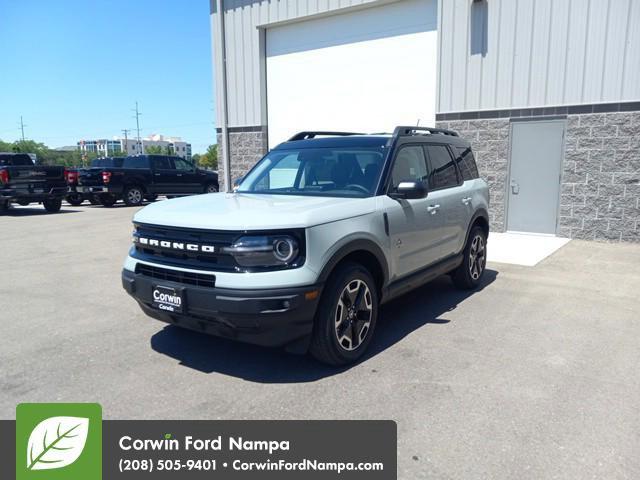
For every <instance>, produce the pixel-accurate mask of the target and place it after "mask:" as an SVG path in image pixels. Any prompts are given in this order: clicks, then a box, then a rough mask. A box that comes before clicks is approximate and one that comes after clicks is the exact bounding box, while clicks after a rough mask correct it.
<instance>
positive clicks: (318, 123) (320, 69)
mask: <svg viewBox="0 0 640 480" xmlns="http://www.w3.org/2000/svg"><path fill="white" fill-rule="evenodd" d="M266 53H267V108H268V123H269V147H270V148H271V147H274V146H276V145H277V144H279V143H280V142H282V141H285V140H287V139H288V138H289V137H291V136H292V135H293V134H294V133H297V132H299V131H302V130H347V131H356V132H367V133H374V132H391V131H393V128H394V127H395V126H396V125H401V124H404V125H415V124H416V123H417V122H418V121H419V122H420V125H424V126H434V123H435V111H436V105H435V103H436V69H437V2H436V0H406V1H402V2H395V3H390V4H385V5H381V6H377V7H372V8H366V9H362V10H357V11H352V12H349V13H342V14H337V15H333V16H329V17H324V18H318V19H313V20H306V21H301V22H297V23H292V24H288V25H283V26H279V27H273V28H270V29H268V30H267V44H266Z"/></svg>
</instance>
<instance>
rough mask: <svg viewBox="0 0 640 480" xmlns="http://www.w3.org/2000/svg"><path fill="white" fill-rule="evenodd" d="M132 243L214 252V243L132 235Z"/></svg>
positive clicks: (170, 248) (171, 248)
mask: <svg viewBox="0 0 640 480" xmlns="http://www.w3.org/2000/svg"><path fill="white" fill-rule="evenodd" d="M133 241H134V243H138V244H140V245H148V246H149V247H159V248H166V249H169V250H181V251H184V250H188V251H190V252H202V253H215V252H216V247H215V246H214V245H203V244H200V243H186V242H173V241H169V240H157V239H155V238H147V237H140V236H137V235H134V237H133Z"/></svg>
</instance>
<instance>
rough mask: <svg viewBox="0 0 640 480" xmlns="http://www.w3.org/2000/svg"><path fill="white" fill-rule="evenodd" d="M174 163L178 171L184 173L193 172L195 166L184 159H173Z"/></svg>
mask: <svg viewBox="0 0 640 480" xmlns="http://www.w3.org/2000/svg"><path fill="white" fill-rule="evenodd" d="M173 163H175V165H176V170H183V171H185V170H186V171H191V170H193V165H192V164H191V163H189V162H187V161H186V160H185V159H184V158H179V157H175V158H174V159H173Z"/></svg>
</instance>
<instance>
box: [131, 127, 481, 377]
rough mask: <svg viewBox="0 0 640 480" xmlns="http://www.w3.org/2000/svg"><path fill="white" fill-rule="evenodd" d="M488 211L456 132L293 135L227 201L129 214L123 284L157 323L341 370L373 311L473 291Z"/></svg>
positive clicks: (208, 199)
mask: <svg viewBox="0 0 640 480" xmlns="http://www.w3.org/2000/svg"><path fill="white" fill-rule="evenodd" d="M488 208H489V193H488V188H487V184H486V183H485V181H484V180H482V179H480V178H479V175H478V170H477V167H476V164H475V160H474V158H473V153H472V151H471V147H470V145H469V143H468V142H466V141H465V140H463V139H462V138H460V137H459V136H458V135H457V134H456V133H455V132H452V131H448V130H442V129H434V128H423V127H397V128H396V129H395V131H394V133H393V134H376V135H363V134H355V133H347V132H302V133H299V134H297V135H295V136H294V137H293V138H291V139H290V140H289V141H287V142H285V143H282V144H281V145H279V146H278V147H276V148H275V149H273V150H272V151H270V152H269V153H268V154H267V155H266V156H265V157H264V158H263V159H262V160H261V161H260V162H258V163H257V164H256V165H255V166H254V167H253V169H252V170H251V171H249V173H248V174H247V175H246V176H245V177H244V178H243V179H241V181H240V182H239V183H238V185H237V188H236V190H235V191H234V192H233V193H212V194H207V195H200V196H195V197H186V198H180V199H174V200H168V201H164V202H159V203H154V204H151V205H148V206H147V207H145V208H143V209H142V210H140V211H139V212H138V213H137V214H136V215H135V217H134V235H133V242H134V244H133V246H132V247H131V250H130V251H129V255H128V257H127V259H126V260H125V263H124V270H123V272H122V283H123V286H124V288H125V289H126V291H127V292H128V293H129V294H130V295H132V296H133V297H134V298H135V299H136V300H137V301H138V303H139V305H140V307H141V308H142V310H143V311H144V312H145V313H146V314H148V315H149V316H151V317H154V318H156V319H158V320H162V321H164V322H168V323H171V324H174V325H178V326H181V327H186V328H191V329H194V330H197V331H201V332H205V333H210V334H214V335H219V336H223V337H227V338H233V339H237V340H241V341H247V342H251V343H256V344H260V345H266V346H285V347H286V348H287V350H289V351H292V352H296V353H304V352H307V351H310V352H311V354H312V355H313V356H314V357H316V358H317V359H319V360H320V361H323V362H326V363H329V364H332V365H341V364H347V363H350V362H354V361H356V360H357V359H358V358H360V357H361V356H362V355H363V354H364V352H365V351H366V349H367V346H368V345H369V343H370V342H371V338H372V336H373V333H374V330H375V326H376V320H377V317H378V308H379V305H380V304H382V303H384V302H386V301H388V300H390V299H392V298H395V297H397V296H399V295H402V294H404V293H406V292H408V291H409V290H412V289H414V288H416V287H419V286H421V285H423V284H424V283H426V282H428V281H430V280H432V279H433V278H435V277H437V276H439V275H442V274H449V275H450V276H451V278H452V280H453V282H454V283H455V284H456V285H457V286H459V287H461V288H474V287H476V286H477V285H478V284H479V283H480V281H481V278H482V274H483V272H484V269H485V263H486V253H487V236H488V234H489V216H488Z"/></svg>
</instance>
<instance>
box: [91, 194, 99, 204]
mask: <svg viewBox="0 0 640 480" xmlns="http://www.w3.org/2000/svg"><path fill="white" fill-rule="evenodd" d="M89 203H90V204H91V205H100V201H99V200H98V199H97V198H96V196H95V195H89Z"/></svg>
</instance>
